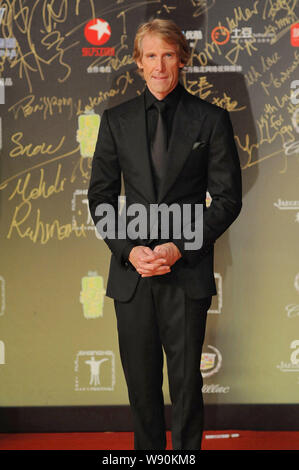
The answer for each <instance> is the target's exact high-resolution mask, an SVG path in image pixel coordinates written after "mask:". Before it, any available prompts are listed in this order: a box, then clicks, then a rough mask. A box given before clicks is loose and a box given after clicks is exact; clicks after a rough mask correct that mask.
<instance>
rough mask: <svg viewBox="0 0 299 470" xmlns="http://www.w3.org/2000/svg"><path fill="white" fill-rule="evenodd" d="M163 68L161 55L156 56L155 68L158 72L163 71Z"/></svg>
mask: <svg viewBox="0 0 299 470" xmlns="http://www.w3.org/2000/svg"><path fill="white" fill-rule="evenodd" d="M164 68H165V64H164V59H163V57H158V58H157V61H156V70H157V71H159V72H163V70H164Z"/></svg>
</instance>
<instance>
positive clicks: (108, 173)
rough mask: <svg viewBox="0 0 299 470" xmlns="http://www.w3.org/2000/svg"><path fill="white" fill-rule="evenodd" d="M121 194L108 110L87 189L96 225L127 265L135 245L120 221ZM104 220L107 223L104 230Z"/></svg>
mask: <svg viewBox="0 0 299 470" xmlns="http://www.w3.org/2000/svg"><path fill="white" fill-rule="evenodd" d="M120 192H121V168H120V165H119V159H118V155H117V148H116V144H115V141H114V139H113V135H112V133H111V129H110V126H109V117H108V110H105V111H104V113H103V116H102V119H101V124H100V129H99V134H98V139H97V144H96V147H95V152H94V156H93V161H92V169H91V177H90V183H89V189H88V201H89V209H90V214H91V217H92V219H93V221H94V224H95V225H96V227H97V230H98V232H99V233H100V235H101V237H102V238H103V239H104V241H105V242H106V243H107V245H108V247H109V249H110V250H111V251H112V253H113V254H114V255H115V257H116V259H117V260H118V262H120V263H126V258H127V257H128V254H129V252H130V251H131V249H132V248H133V247H134V246H135V245H134V244H133V243H132V241H130V240H128V239H127V237H126V231H125V226H124V224H121V221H120V220H119V217H118V209H119V208H118V197H119V195H120ZM105 208H106V209H107V210H108V209H109V213H107V211H105ZM103 217H104V218H105V221H106V225H105V230H104V224H103ZM121 225H122V226H121ZM120 232H122V233H123V234H124V235H123V236H122V237H121V238H120V237H118V234H119V233H120Z"/></svg>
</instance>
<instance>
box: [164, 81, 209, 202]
mask: <svg viewBox="0 0 299 470" xmlns="http://www.w3.org/2000/svg"><path fill="white" fill-rule="evenodd" d="M190 98H191V99H190ZM192 98H193V97H192V96H191V97H190V96H189V94H188V93H187V92H186V91H185V90H183V92H182V97H181V100H180V102H179V104H178V108H177V111H176V113H175V118H174V123H173V129H172V134H171V139H170V143H169V147H168V156H167V166H166V171H165V175H164V177H163V179H162V181H161V184H160V191H159V196H158V203H160V202H161V201H162V200H163V199H165V196H166V195H167V193H168V191H169V190H170V189H171V187H172V185H173V184H174V183H175V180H176V179H177V177H178V176H179V174H180V172H181V170H182V168H183V165H184V163H185V161H186V159H187V157H188V155H189V153H190V152H191V150H192V146H193V144H194V142H195V140H196V138H197V136H198V134H199V131H200V127H201V124H202V118H198V117H196V118H194V116H193V106H192V103H193V101H191V100H192ZM186 184H187V182H186Z"/></svg>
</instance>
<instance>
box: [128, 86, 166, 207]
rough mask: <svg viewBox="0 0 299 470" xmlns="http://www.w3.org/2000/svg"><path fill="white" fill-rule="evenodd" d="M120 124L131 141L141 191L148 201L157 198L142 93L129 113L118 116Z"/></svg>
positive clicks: (153, 201)
mask: <svg viewBox="0 0 299 470" xmlns="http://www.w3.org/2000/svg"><path fill="white" fill-rule="evenodd" d="M120 120H121V125H122V126H124V128H125V129H126V134H127V136H128V139H130V141H131V142H132V151H133V155H134V173H135V174H136V175H137V176H138V178H139V179H140V182H139V184H140V186H141V187H142V192H143V193H144V194H145V196H146V197H147V200H148V202H150V203H152V204H153V203H155V202H156V200H157V196H156V192H155V186H154V181H153V175H152V169H151V162H150V154H149V149H148V143H147V129H146V117H145V111H144V94H142V95H140V96H139V97H138V98H137V99H136V101H135V103H134V106H132V108H131V110H130V112H129V113H125V114H124V115H121V116H120Z"/></svg>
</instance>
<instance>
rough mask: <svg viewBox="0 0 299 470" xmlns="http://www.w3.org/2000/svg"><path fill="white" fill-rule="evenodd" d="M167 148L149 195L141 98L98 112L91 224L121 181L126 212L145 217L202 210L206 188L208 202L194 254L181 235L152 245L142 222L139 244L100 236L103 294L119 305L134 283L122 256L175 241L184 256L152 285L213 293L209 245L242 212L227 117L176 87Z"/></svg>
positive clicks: (135, 278) (149, 174)
mask: <svg viewBox="0 0 299 470" xmlns="http://www.w3.org/2000/svg"><path fill="white" fill-rule="evenodd" d="M168 148H169V150H168V163H167V165H168V167H167V168H168V169H167V171H166V173H165V177H164V179H163V180H162V182H161V184H160V190H159V194H156V193H155V189H154V181H153V175H152V171H151V164H150V153H149V146H148V142H147V135H146V117H145V108H144V94H142V95H140V96H138V97H136V98H134V99H132V100H130V101H127V102H126V103H123V104H121V105H119V106H116V107H114V108H111V109H109V110H105V111H104V113H103V116H102V120H101V125H100V130H99V135H98V140H97V144H96V148H95V153H94V157H93V163H92V172H91V179H90V186H89V190H88V199H89V207H90V212H91V216H92V218H93V220H94V223H95V224H97V222H98V221H99V217H97V216H96V214H95V211H96V207H97V206H98V205H99V204H101V203H109V204H111V205H113V206H114V208H115V210H117V207H118V196H119V195H120V191H121V182H122V177H123V182H124V188H125V196H126V205H127V207H128V206H129V205H130V204H132V203H139V204H143V206H144V207H145V208H146V210H147V211H148V214H149V207H150V204H162V203H165V204H167V205H171V204H173V203H177V204H179V205H181V206H182V205H183V204H193V205H194V204H204V206H205V200H206V191H207V190H208V191H209V193H210V195H211V197H212V203H211V205H210V207H208V208H206V210H204V216H203V245H202V247H201V248H200V249H197V250H186V249H185V248H184V246H185V242H186V241H188V240H186V239H184V237H183V236H182V237H181V239H179V240H177V239H173V238H171V236H170V237H169V239H168V240H165V239H162V240H158V239H154V240H153V239H152V238H151V229H152V227H151V226H150V222H151V220H149V219H148V231H147V236H146V238H143V239H138V240H132V239H130V237H129V236H126V238H124V239H107V238H106V240H105V241H106V243H107V244H108V246H109V248H110V250H111V252H112V256H111V262H110V271H109V277H108V283H107V289H106V294H107V296H109V297H112V298H114V299H116V300H119V301H128V300H129V299H130V298H131V297H132V295H133V294H134V291H135V289H136V286H137V283H138V281H139V279H140V275H139V274H138V272H137V271H136V270H135V269H134V268H133V267H132V265H131V264H130V263H128V262H127V259H126V254H127V253H129V251H130V249H131V248H132V247H133V246H135V245H136V244H143V245H148V246H151V247H153V246H154V245H155V244H159V243H165V242H167V241H173V242H174V243H176V245H177V246H178V247H179V248H180V251H181V253H182V255H183V256H182V258H181V259H179V260H178V261H177V262H176V263H175V264H174V265H173V266H172V268H171V272H170V273H168V274H165V275H161V276H155V277H156V279H157V280H158V281H159V282H173V283H177V285H180V286H181V287H183V289H184V290H185V292H186V294H187V295H188V296H189V297H191V298H195V299H200V298H203V297H207V296H210V295H214V294H216V286H215V280H214V270H213V264H214V263H213V257H214V243H215V241H216V239H217V238H218V237H219V236H220V235H221V234H222V233H223V232H224V231H225V230H226V229H227V228H228V227H229V225H230V224H231V223H232V222H233V221H234V220H235V218H236V217H237V216H238V214H239V212H240V210H241V206H242V202H241V200H242V196H241V194H242V189H241V171H240V163H239V157H238V153H237V149H236V146H235V141H234V135H233V129H232V125H231V121H230V118H229V114H228V112H227V111H226V110H224V109H222V108H219V107H218V106H215V105H212V104H210V103H208V102H206V101H203V100H202V99H200V98H198V97H195V96H193V95H191V94H190V93H188V92H187V91H186V90H185V89H183V92H182V94H181V99H180V102H179V104H178V107H177V111H176V114H175V118H174V123H173V130H172V135H171V139H170V142H169V147H168ZM129 221H130V218H128V219H127V222H129ZM192 223H194V222H191V224H192ZM191 227H192V225H191Z"/></svg>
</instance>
